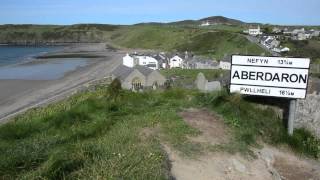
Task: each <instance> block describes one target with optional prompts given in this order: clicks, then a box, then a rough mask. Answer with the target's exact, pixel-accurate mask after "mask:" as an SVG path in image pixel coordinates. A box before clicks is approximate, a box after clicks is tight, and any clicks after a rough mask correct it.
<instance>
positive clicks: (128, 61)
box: [122, 54, 159, 70]
mask: <svg viewBox="0 0 320 180" xmlns="http://www.w3.org/2000/svg"><path fill="white" fill-rule="evenodd" d="M122 64H123V65H125V66H127V67H131V68H132V67H135V66H137V65H140V66H146V67H148V68H150V69H153V70H157V69H159V63H158V61H157V60H156V59H155V58H153V57H150V56H145V55H130V54H127V55H126V56H125V57H123V63H122Z"/></svg>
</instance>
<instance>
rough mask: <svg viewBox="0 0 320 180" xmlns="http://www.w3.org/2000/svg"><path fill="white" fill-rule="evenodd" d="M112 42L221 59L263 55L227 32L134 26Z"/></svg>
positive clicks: (115, 36) (114, 35)
mask: <svg viewBox="0 0 320 180" xmlns="http://www.w3.org/2000/svg"><path fill="white" fill-rule="evenodd" d="M111 40H112V41H113V42H114V43H116V44H118V45H120V46H123V47H128V48H144V49H161V50H166V51H181V52H184V51H186V50H187V51H192V52H195V53H196V54H199V55H207V56H213V57H216V58H219V59H220V58H222V57H223V56H224V54H233V53H242V54H256V55H260V54H261V53H264V50H263V49H261V48H260V47H258V46H257V45H256V44H253V43H251V42H249V41H248V40H247V39H246V38H245V37H243V36H241V35H240V34H237V33H232V32H228V31H225V30H223V31H212V29H203V28H202V29H200V28H186V27H184V28H183V27H177V26H150V25H149V26H133V27H128V28H125V29H122V30H120V31H118V32H116V33H114V34H113V36H112V37H111Z"/></svg>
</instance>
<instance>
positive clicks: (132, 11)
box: [0, 0, 320, 25]
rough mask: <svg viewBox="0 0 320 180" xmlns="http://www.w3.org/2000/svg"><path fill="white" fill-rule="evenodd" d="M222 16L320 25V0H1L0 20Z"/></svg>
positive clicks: (112, 20) (135, 20)
mask: <svg viewBox="0 0 320 180" xmlns="http://www.w3.org/2000/svg"><path fill="white" fill-rule="evenodd" d="M217 15H221V16H225V17H229V18H234V19H238V20H242V21H245V22H258V23H270V24H281V25H320V0H157V1H151V0H114V1H111V0H0V24H61V25H67V24H78V23H102V24H135V23H141V22H172V21H178V20H186V19H194V20H195V19H201V18H204V17H208V16H217Z"/></svg>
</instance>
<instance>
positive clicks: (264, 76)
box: [232, 71, 308, 84]
mask: <svg viewBox="0 0 320 180" xmlns="http://www.w3.org/2000/svg"><path fill="white" fill-rule="evenodd" d="M232 79H242V80H251V81H256V80H260V81H274V82H287V83H304V84H306V83H307V80H308V74H287V73H270V72H255V71H249V72H248V71H240V72H239V71H235V72H234V73H233V75H232Z"/></svg>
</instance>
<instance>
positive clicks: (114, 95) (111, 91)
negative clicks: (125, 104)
mask: <svg viewBox="0 0 320 180" xmlns="http://www.w3.org/2000/svg"><path fill="white" fill-rule="evenodd" d="M121 90H122V87H121V81H120V80H119V79H117V78H116V79H114V80H113V81H112V82H111V84H110V85H109V87H108V90H107V93H108V94H107V97H108V99H109V100H111V101H117V100H118V98H119V96H120V93H121Z"/></svg>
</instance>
